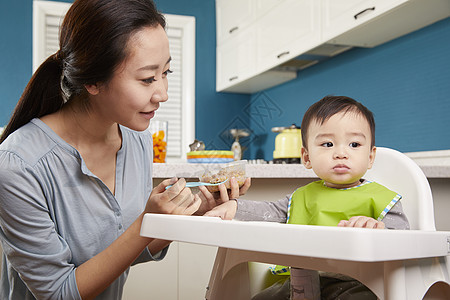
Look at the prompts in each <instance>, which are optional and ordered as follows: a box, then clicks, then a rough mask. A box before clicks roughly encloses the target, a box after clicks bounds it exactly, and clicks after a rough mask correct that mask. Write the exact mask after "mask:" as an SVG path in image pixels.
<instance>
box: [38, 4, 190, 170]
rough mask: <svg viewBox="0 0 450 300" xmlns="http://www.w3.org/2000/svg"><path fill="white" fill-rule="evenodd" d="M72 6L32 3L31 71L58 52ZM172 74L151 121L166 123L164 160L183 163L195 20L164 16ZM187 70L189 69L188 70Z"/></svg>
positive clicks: (188, 113) (187, 138) (188, 125)
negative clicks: (61, 29) (62, 27)
mask: <svg viewBox="0 0 450 300" xmlns="http://www.w3.org/2000/svg"><path fill="white" fill-rule="evenodd" d="M70 5H71V3H63V2H53V1H34V6H33V10H34V12H33V14H34V21H33V70H36V69H37V67H38V66H39V65H40V64H41V63H42V62H43V61H44V60H45V59H46V58H47V57H48V56H50V55H52V54H54V53H55V52H56V51H58V49H59V27H60V24H61V22H62V20H63V18H64V15H65V13H66V12H67V10H68V9H69V7H70ZM165 17H166V22H167V28H166V31H167V36H168V38H169V45H170V54H171V56H172V61H171V63H170V64H171V66H170V68H171V70H172V71H173V73H172V74H169V76H168V83H169V90H168V95H169V101H167V102H165V103H162V104H161V106H160V108H159V109H158V111H157V112H156V116H155V118H154V120H161V121H167V122H168V133H167V159H168V161H171V160H172V161H179V160H184V159H185V155H186V152H187V151H188V150H189V147H188V145H189V143H191V142H192V141H193V140H194V128H195V125H194V122H195V120H194V99H193V98H194V86H195V81H194V80H195V70H194V68H195V65H194V62H195V18H193V17H187V16H176V15H165ZM187 69H189V70H187Z"/></svg>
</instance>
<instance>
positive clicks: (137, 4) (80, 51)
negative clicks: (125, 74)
mask: <svg viewBox="0 0 450 300" xmlns="http://www.w3.org/2000/svg"><path fill="white" fill-rule="evenodd" d="M158 25H160V26H162V27H163V28H165V20H164V17H163V15H162V14H161V13H159V12H158V11H157V10H156V7H155V5H154V3H153V1H152V0H76V1H75V2H74V3H73V4H72V6H71V7H70V9H69V11H68V12H67V14H66V16H65V18H64V21H63V22H62V25H61V28H60V39H59V47H60V48H59V51H58V52H56V53H55V54H53V55H51V56H50V57H48V58H47V60H46V61H44V62H43V63H42V64H41V65H40V67H39V68H38V69H37V70H36V72H35V73H34V74H33V76H32V77H31V80H30V81H29V82H28V85H27V86H26V88H25V90H24V92H23V94H22V96H21V98H20V100H19V102H18V103H17V105H16V108H15V110H14V112H13V115H12V117H11V119H10V121H9V123H8V125H7V126H6V128H5V130H4V132H3V134H2V136H1V138H0V143H2V142H3V141H4V140H5V139H6V138H7V137H8V135H10V134H11V133H12V132H14V131H15V130H17V129H18V128H20V127H21V126H23V125H25V124H26V123H28V122H29V121H30V120H31V119H33V118H40V117H42V116H44V115H47V114H51V113H54V112H56V111H57V110H59V109H60V108H61V107H62V105H63V104H64V103H65V102H67V101H69V100H71V99H72V98H74V97H76V96H83V95H84V94H86V93H87V91H86V89H85V85H88V84H96V83H101V82H102V83H107V82H108V81H109V80H110V79H111V78H112V76H113V73H114V71H115V70H116V68H117V67H118V66H119V65H120V64H121V63H122V62H123V61H124V60H125V58H126V57H127V55H128V53H127V43H128V41H129V39H130V37H131V35H132V34H134V33H135V32H137V31H139V30H140V29H142V28H144V27H156V26H158Z"/></svg>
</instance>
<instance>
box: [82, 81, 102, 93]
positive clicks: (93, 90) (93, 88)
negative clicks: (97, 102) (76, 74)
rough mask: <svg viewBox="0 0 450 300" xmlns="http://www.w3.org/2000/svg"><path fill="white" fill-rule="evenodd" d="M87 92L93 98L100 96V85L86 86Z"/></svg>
mask: <svg viewBox="0 0 450 300" xmlns="http://www.w3.org/2000/svg"><path fill="white" fill-rule="evenodd" d="M84 87H85V89H86V91H87V92H88V93H89V94H91V95H92V96H96V95H98V93H99V92H100V89H99V88H98V84H85V85H84Z"/></svg>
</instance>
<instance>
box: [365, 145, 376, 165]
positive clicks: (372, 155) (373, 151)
mask: <svg viewBox="0 0 450 300" xmlns="http://www.w3.org/2000/svg"><path fill="white" fill-rule="evenodd" d="M376 154H377V147H375V146H373V147H372V149H371V150H370V153H369V165H368V167H367V169H371V168H372V166H373V163H374V162H375V155H376Z"/></svg>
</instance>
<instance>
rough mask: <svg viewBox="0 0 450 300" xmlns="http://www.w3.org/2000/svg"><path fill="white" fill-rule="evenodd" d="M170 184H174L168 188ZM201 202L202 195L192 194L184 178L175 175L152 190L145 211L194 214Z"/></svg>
mask: <svg viewBox="0 0 450 300" xmlns="http://www.w3.org/2000/svg"><path fill="white" fill-rule="evenodd" d="M168 185H172V186H171V187H170V188H168V189H167V190H166V187H167V186H168ZM201 203H202V201H201V199H200V197H199V196H198V195H194V194H192V193H191V190H190V189H189V188H187V187H186V180H185V179H184V178H181V179H177V178H176V177H174V178H171V179H166V180H163V181H162V182H161V183H160V184H158V185H157V186H156V187H155V188H154V189H153V190H152V193H151V194H150V197H149V198H148V201H147V205H146V207H145V212H146V213H160V214H173V215H192V214H193V213H194V212H196V211H197V210H198V208H199V207H200V204H201Z"/></svg>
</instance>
